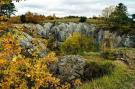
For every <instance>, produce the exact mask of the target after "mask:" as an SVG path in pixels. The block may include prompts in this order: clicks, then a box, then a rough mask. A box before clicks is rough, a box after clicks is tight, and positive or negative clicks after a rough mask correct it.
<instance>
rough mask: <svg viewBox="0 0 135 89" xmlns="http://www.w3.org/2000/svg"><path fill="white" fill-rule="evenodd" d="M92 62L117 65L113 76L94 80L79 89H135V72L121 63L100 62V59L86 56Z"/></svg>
mask: <svg viewBox="0 0 135 89" xmlns="http://www.w3.org/2000/svg"><path fill="white" fill-rule="evenodd" d="M85 58H87V59H91V60H88V62H90V61H96V62H97V63H105V62H112V63H113V64H115V65H116V67H115V69H114V72H113V73H112V74H111V75H106V76H104V77H101V78H97V79H94V80H93V81H91V82H88V83H85V84H83V85H82V86H81V87H78V88H77V89H135V71H134V70H131V69H129V68H128V66H126V65H125V64H124V63H122V62H121V61H106V60H100V57H96V56H95V57H93V56H85Z"/></svg>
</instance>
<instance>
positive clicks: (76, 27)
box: [24, 22, 135, 48]
mask: <svg viewBox="0 0 135 89" xmlns="http://www.w3.org/2000/svg"><path fill="white" fill-rule="evenodd" d="M24 27H25V28H27V30H31V32H33V34H37V35H39V36H42V37H44V38H51V37H54V38H55V40H56V41H57V42H63V41H65V40H66V39H67V38H68V37H69V36H70V35H72V34H73V33H74V32H79V33H82V34H85V35H87V36H91V37H93V38H94V40H95V43H96V44H101V43H103V42H104V41H105V40H109V45H110V46H111V47H112V48H116V47H131V48H132V47H135V34H132V35H131V34H123V35H120V34H119V33H118V32H110V31H105V30H102V29H98V28H96V26H94V25H89V24H86V23H72V22H69V23H59V24H53V23H44V24H43V25H40V24H24ZM106 43H108V42H106Z"/></svg>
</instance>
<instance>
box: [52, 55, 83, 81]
mask: <svg viewBox="0 0 135 89" xmlns="http://www.w3.org/2000/svg"><path fill="white" fill-rule="evenodd" d="M84 66H85V59H84V58H82V57H80V56H77V55H68V56H63V57H60V58H59V59H58V62H57V63H56V66H55V69H54V71H55V74H57V75H58V77H59V78H60V79H61V80H63V81H70V80H73V79H76V78H80V77H81V76H82V75H83V72H84Z"/></svg>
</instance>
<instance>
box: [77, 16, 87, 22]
mask: <svg viewBox="0 0 135 89" xmlns="http://www.w3.org/2000/svg"><path fill="white" fill-rule="evenodd" d="M86 20H87V18H86V17H80V20H79V22H86Z"/></svg>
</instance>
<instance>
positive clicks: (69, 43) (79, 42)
mask: <svg viewBox="0 0 135 89" xmlns="http://www.w3.org/2000/svg"><path fill="white" fill-rule="evenodd" d="M60 49H61V51H62V52H63V53H65V54H78V53H81V52H83V51H91V50H93V39H92V38H91V37H88V36H85V35H83V34H80V33H73V35H72V36H70V37H69V38H67V39H66V41H65V42H64V43H63V44H62V45H61V48H60Z"/></svg>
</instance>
